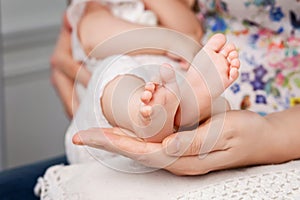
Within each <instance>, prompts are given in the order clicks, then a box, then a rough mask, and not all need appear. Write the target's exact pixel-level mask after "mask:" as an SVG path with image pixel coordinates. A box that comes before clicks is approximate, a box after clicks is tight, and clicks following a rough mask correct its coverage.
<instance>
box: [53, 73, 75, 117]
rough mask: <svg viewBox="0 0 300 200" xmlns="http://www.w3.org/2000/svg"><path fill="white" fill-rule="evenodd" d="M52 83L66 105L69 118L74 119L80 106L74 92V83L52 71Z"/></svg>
mask: <svg viewBox="0 0 300 200" xmlns="http://www.w3.org/2000/svg"><path fill="white" fill-rule="evenodd" d="M51 81H52V84H53V85H54V88H55V90H56V92H57V93H58V95H59V97H60V99H61V101H62V103H63V105H64V108H65V112H66V113H67V115H68V117H69V118H72V117H73V113H75V111H76V110H77V108H78V106H79V100H78V97H77V95H76V93H75V91H74V82H73V81H72V80H70V79H69V78H68V77H66V76H65V75H64V74H62V73H61V72H60V71H58V70H52V74H51ZM73 91H74V92H73Z"/></svg>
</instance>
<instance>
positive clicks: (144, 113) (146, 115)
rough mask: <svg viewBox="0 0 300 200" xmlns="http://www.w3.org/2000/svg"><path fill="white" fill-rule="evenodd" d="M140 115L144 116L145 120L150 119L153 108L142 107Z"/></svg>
mask: <svg viewBox="0 0 300 200" xmlns="http://www.w3.org/2000/svg"><path fill="white" fill-rule="evenodd" d="M140 113H141V115H142V117H144V118H149V117H150V115H151V114H152V106H149V105H147V106H144V105H142V106H141V108H140Z"/></svg>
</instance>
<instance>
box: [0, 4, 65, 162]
mask: <svg viewBox="0 0 300 200" xmlns="http://www.w3.org/2000/svg"><path fill="white" fill-rule="evenodd" d="M1 4H2V5H1V15H2V16H1V23H2V36H3V50H4V53H3V58H4V70H3V72H4V96H5V98H4V100H5V101H4V104H5V116H4V118H5V119H4V120H5V128H6V129H5V134H4V143H5V145H4V154H5V155H4V156H5V162H4V165H5V167H13V166H18V165H22V164H27V163H31V162H34V161H37V160H41V159H47V158H50V157H53V156H57V155H61V154H63V153H64V132H65V130H66V128H67V126H68V123H69V122H68V120H67V119H66V117H65V116H64V112H63V108H62V106H61V104H60V101H59V99H58V97H57V96H56V94H55V92H54V89H53V88H52V86H51V84H50V81H49V75H50V71H49V57H50V55H51V53H52V51H53V48H54V45H55V41H56V37H57V35H58V32H59V26H60V23H61V17H62V13H63V11H64V9H65V7H66V2H65V1H64V0H26V1H20V0H2V1H1Z"/></svg>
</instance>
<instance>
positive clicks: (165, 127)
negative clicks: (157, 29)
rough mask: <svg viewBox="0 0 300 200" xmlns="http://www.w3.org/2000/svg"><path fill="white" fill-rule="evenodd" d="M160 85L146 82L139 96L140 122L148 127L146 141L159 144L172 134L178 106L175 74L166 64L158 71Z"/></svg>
mask: <svg viewBox="0 0 300 200" xmlns="http://www.w3.org/2000/svg"><path fill="white" fill-rule="evenodd" d="M160 78H161V80H162V85H158V84H156V83H153V82H148V83H147V84H146V85H145V90H144V92H143V93H142V95H141V101H142V105H141V108H140V114H141V120H142V122H144V124H145V125H148V127H147V130H150V131H149V132H148V131H147V133H146V138H145V139H146V140H147V141H151V142H161V141H162V140H163V139H164V138H165V137H166V136H168V135H169V134H171V133H173V129H174V117H175V113H176V111H177V108H178V105H179V95H178V93H179V89H178V85H177V82H176V77H175V72H174V70H173V68H172V67H171V66H170V65H168V64H163V65H162V67H161V69H160Z"/></svg>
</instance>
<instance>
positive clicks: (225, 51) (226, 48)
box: [220, 43, 236, 58]
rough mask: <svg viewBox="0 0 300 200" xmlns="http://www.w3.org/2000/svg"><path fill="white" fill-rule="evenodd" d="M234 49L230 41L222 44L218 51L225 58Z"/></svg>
mask: <svg viewBox="0 0 300 200" xmlns="http://www.w3.org/2000/svg"><path fill="white" fill-rule="evenodd" d="M235 50H236V47H235V45H234V44H232V43H229V44H226V45H225V46H224V48H223V49H222V50H221V51H220V53H221V54H223V55H224V56H225V57H226V58H227V57H228V56H229V54H230V53H231V52H232V51H235Z"/></svg>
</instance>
